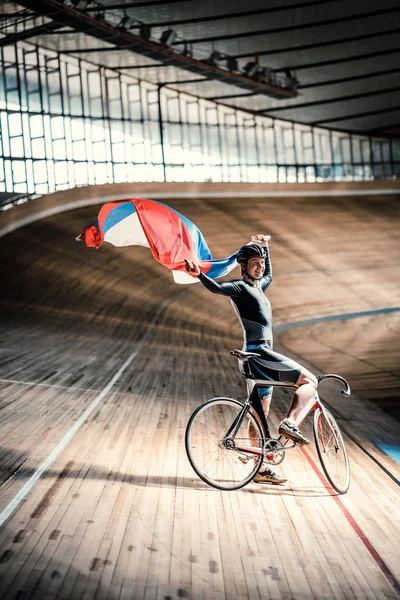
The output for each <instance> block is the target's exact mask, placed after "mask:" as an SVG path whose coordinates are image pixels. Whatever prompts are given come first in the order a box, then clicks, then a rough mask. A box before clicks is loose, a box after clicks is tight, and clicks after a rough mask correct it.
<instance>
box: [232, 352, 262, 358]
mask: <svg viewBox="0 0 400 600" xmlns="http://www.w3.org/2000/svg"><path fill="white" fill-rule="evenodd" d="M229 354H232V356H235V357H236V358H238V359H239V360H245V359H246V358H251V357H256V358H260V356H261V355H260V354H257V353H256V352H243V350H229Z"/></svg>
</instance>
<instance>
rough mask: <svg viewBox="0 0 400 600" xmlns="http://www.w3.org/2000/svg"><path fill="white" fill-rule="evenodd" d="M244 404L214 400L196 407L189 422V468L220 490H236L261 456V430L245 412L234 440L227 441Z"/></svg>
mask: <svg viewBox="0 0 400 600" xmlns="http://www.w3.org/2000/svg"><path fill="white" fill-rule="evenodd" d="M242 409H243V404H241V403H240V402H239V401H238V400H233V399H231V398H213V399H212V400H208V401H207V402H205V403H204V404H202V405H201V406H199V407H198V408H197V409H196V410H195V411H194V413H193V414H192V416H191V417H190V419H189V422H188V425H187V428H186V435H185V445H186V453H187V456H188V459H189V462H190V464H191V465H192V467H193V469H194V470H195V471H196V473H197V475H198V476H199V477H200V479H202V480H203V481H205V482H206V483H208V484H209V485H212V486H213V487H215V488H217V489H219V490H237V489H239V488H241V487H243V486H245V485H246V484H247V483H249V482H250V481H251V480H252V479H253V477H254V476H255V475H256V473H257V472H258V470H259V468H260V466H261V464H262V461H263V454H262V453H261V454H257V453H254V454H252V453H251V450H252V448H254V449H255V450H258V451H260V450H261V451H262V450H263V444H264V434H263V430H262V426H261V424H260V423H259V421H258V419H257V417H256V416H255V415H254V414H252V412H250V411H249V412H247V413H246V415H245V416H244V418H243V421H242V423H241V424H240V427H239V430H238V432H237V434H236V436H235V439H234V440H230V439H229V440H226V434H227V432H228V431H229V429H230V427H231V425H232V424H233V423H234V422H235V421H236V419H238V417H239V415H240V413H241V411H242Z"/></svg>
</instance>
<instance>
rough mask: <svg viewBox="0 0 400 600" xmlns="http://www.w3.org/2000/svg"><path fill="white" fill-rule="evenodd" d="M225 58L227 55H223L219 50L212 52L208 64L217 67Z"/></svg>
mask: <svg viewBox="0 0 400 600" xmlns="http://www.w3.org/2000/svg"><path fill="white" fill-rule="evenodd" d="M224 58H225V55H224V54H222V52H218V51H217V50H215V52H212V54H210V57H209V59H208V61H207V62H208V63H209V64H210V65H214V66H216V65H217V64H218V63H219V62H220V61H221V60H223V59H224Z"/></svg>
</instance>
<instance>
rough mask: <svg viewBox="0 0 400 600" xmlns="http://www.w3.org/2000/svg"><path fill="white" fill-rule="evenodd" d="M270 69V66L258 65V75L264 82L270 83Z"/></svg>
mask: <svg viewBox="0 0 400 600" xmlns="http://www.w3.org/2000/svg"><path fill="white" fill-rule="evenodd" d="M271 71H272V69H271V68H270V67H260V68H259V70H258V75H259V77H260V79H261V81H263V82H264V83H270V81H271Z"/></svg>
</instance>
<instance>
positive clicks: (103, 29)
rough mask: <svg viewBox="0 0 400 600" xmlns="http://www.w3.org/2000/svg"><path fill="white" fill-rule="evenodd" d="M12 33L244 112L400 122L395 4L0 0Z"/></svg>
mask: <svg viewBox="0 0 400 600" xmlns="http://www.w3.org/2000/svg"><path fill="white" fill-rule="evenodd" d="M2 10H3V16H2V19H1V22H2V24H3V28H2V30H1V31H2V33H1V36H2V37H1V38H0V46H4V45H7V44H11V43H14V42H15V41H17V40H19V39H25V40H29V41H31V42H34V43H36V44H38V45H41V46H44V47H46V48H50V49H54V50H57V51H59V52H65V53H70V54H71V55H74V56H78V57H80V58H84V59H85V60H89V61H91V62H94V63H96V64H102V65H105V66H108V67H111V68H113V69H120V70H121V71H123V72H125V73H130V74H132V75H134V76H135V77H138V78H141V79H145V80H147V81H150V82H152V83H155V84H158V85H169V86H171V87H173V88H174V89H177V90H181V91H185V92H187V93H190V94H194V95H196V96H199V97H202V98H207V99H210V100H214V101H217V102H221V103H224V104H228V105H230V106H234V107H236V108H240V109H243V110H246V111H250V112H252V113H257V114H264V115H268V116H271V117H279V118H281V119H285V120H290V121H294V122H297V123H304V124H309V125H315V126H320V127H326V128H331V129H335V130H344V131H350V132H356V133H360V134H371V135H382V136H387V137H392V136H394V137H398V136H399V133H400V83H399V74H400V27H399V23H400V4H399V3H398V2H397V0H381V2H380V3H379V5H378V4H377V3H375V2H371V1H369V2H368V1H367V2H365V0H280V1H279V2H277V1H276V2H274V3H272V2H268V3H267V2H265V0H248V1H247V2H246V3H245V4H244V3H243V2H242V1H240V0H230V2H229V3H226V2H222V1H221V2H215V1H213V0H203V1H202V2H198V1H197V0H173V1H170V0H163V1H160V0H153V1H152V0H145V1H141V0H139V1H130V0H65V1H64V2H63V1H62V0H40V1H39V0H20V1H19V2H18V3H15V2H10V1H8V0H6V1H5V2H3V8H2Z"/></svg>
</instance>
